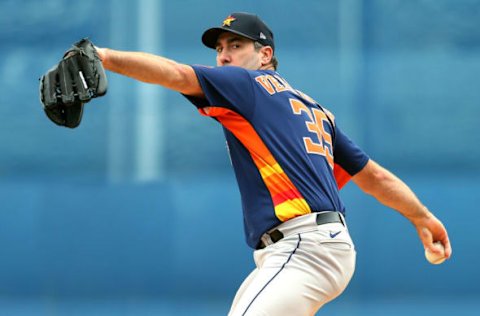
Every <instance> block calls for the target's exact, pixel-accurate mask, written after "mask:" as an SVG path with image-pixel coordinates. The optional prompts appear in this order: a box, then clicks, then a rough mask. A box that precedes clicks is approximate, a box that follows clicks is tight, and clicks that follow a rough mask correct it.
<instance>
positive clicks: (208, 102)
mask: <svg viewBox="0 0 480 316" xmlns="http://www.w3.org/2000/svg"><path fill="white" fill-rule="evenodd" d="M192 67H193V70H194V71H195V74H196V75H197V78H198V81H199V83H200V86H201V87H202V90H203V93H204V94H205V98H196V97H192V96H185V97H186V98H187V99H188V100H189V101H190V102H192V103H193V104H194V105H195V106H196V107H197V108H198V109H199V110H200V112H201V113H202V109H203V108H206V107H220V108H227V109H230V110H233V111H235V112H237V113H239V114H241V115H242V116H244V117H247V118H248V117H250V116H251V114H252V113H253V111H254V107H255V102H254V100H255V96H254V92H253V87H252V79H251V77H250V74H249V72H248V71H247V70H246V69H243V68H240V67H231V66H224V67H213V68H212V67H205V66H196V65H195V66H192Z"/></svg>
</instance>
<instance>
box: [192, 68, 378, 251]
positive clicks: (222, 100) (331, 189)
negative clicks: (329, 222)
mask: <svg viewBox="0 0 480 316" xmlns="http://www.w3.org/2000/svg"><path fill="white" fill-rule="evenodd" d="M193 69H194V70H195V73H196V75H197V77H198V80H199V82H200V85H201V87H202V89H203V92H204V94H205V98H204V99H203V98H194V97H189V96H187V98H188V99H189V100H190V101H191V102H192V103H193V104H194V105H195V106H196V107H197V108H198V110H199V112H200V113H201V114H202V115H205V116H209V117H212V118H214V119H216V120H217V121H218V122H220V123H221V124H222V126H223V128H224V132H225V137H226V140H227V144H228V148H229V152H230V156H231V161H232V165H233V168H234V171H235V176H236V179H237V182H238V186H239V189H240V194H241V200H242V208H243V218H244V226H245V233H246V239H247V243H248V245H249V246H251V247H252V248H255V247H256V246H257V244H258V242H259V240H260V237H261V236H262V235H263V234H264V233H265V232H266V231H268V230H269V229H271V228H273V227H275V226H277V225H279V224H280V223H282V222H284V221H287V220H289V219H291V218H294V217H296V216H300V215H304V214H308V213H311V212H319V211H328V210H332V211H340V212H342V213H344V212H345V207H344V205H343V203H342V201H341V200H340V198H339V189H340V188H341V187H342V186H343V185H344V184H345V183H346V182H348V180H349V179H350V178H351V176H353V175H354V174H356V173H357V172H359V171H360V170H361V169H362V168H363V167H364V166H365V164H366V163H367V161H368V159H369V158H368V156H367V155H366V154H365V153H364V152H363V151H362V150H361V149H360V148H359V147H358V146H356V145H355V144H354V143H353V142H352V141H351V140H350V139H349V138H347V136H346V135H345V134H344V133H342V131H341V130H340V129H339V128H338V126H337V125H336V123H335V118H334V116H333V114H332V113H330V112H329V111H327V110H326V109H324V108H322V107H321V106H320V105H319V104H318V103H317V102H315V101H314V100H313V99H311V98H310V97H308V96H307V95H305V94H304V93H302V92H300V91H298V90H295V89H293V88H292V87H291V86H290V85H289V84H288V83H287V81H286V80H285V79H283V78H282V77H281V76H280V75H279V74H278V73H277V72H275V71H271V70H256V71H252V70H247V69H244V68H239V67H231V66H224V67H216V68H208V67H203V66H193Z"/></svg>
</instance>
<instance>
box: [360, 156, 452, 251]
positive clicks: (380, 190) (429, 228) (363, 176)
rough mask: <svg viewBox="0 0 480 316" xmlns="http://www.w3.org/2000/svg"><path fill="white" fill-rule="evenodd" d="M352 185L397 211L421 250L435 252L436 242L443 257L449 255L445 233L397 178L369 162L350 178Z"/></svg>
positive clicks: (440, 225)
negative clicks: (412, 229) (411, 227)
mask: <svg viewBox="0 0 480 316" xmlns="http://www.w3.org/2000/svg"><path fill="white" fill-rule="evenodd" d="M352 180H353V182H355V184H356V185H358V186H359V187H360V189H362V190H363V191H364V192H365V193H367V194H370V195H372V196H373V197H375V198H376V199H377V200H378V201H379V202H381V203H382V204H384V205H385V206H388V207H390V208H392V209H395V210H397V211H398V212H399V213H401V214H402V215H403V216H405V217H406V218H407V219H409V220H410V222H412V224H413V225H414V226H415V228H416V230H417V233H418V235H419V237H420V240H421V241H422V243H423V245H424V246H425V248H428V249H430V250H431V251H432V252H435V253H436V252H438V250H437V248H436V247H434V245H433V243H434V242H436V241H440V242H441V243H442V244H443V245H444V247H445V255H446V257H447V258H449V257H450V256H451V254H452V248H451V246H450V240H449V238H448V234H447V230H446V229H445V227H444V226H443V224H442V222H440V220H438V219H437V218H436V217H435V216H434V215H433V214H432V213H431V212H430V211H429V210H428V209H427V207H425V206H424V205H423V204H422V203H421V202H420V200H419V199H418V198H417V196H416V195H415V194H414V193H413V191H412V190H411V189H410V188H409V187H408V186H407V185H406V184H405V183H404V182H403V181H402V180H400V179H399V178H398V177H396V176H395V175H394V174H393V173H391V172H390V171H388V170H387V169H385V168H383V167H382V166H380V165H379V164H378V163H376V162H375V161H373V160H369V161H368V163H367V164H366V165H365V167H364V168H363V169H362V170H361V171H360V172H358V173H357V174H356V175H354V176H353V177H352Z"/></svg>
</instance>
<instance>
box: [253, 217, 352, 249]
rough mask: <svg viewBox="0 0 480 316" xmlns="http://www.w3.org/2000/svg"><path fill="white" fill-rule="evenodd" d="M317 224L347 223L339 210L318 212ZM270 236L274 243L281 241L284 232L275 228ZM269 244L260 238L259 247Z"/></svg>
mask: <svg viewBox="0 0 480 316" xmlns="http://www.w3.org/2000/svg"><path fill="white" fill-rule="evenodd" d="M316 222H317V225H323V224H328V223H342V225H343V226H345V223H344V222H343V218H342V215H340V213H339V212H322V213H318V214H317V218H316ZM267 234H268V235H269V236H270V239H271V240H272V242H273V243H276V242H277V241H280V240H282V239H283V237H284V236H283V233H282V232H281V231H279V230H278V229H274V230H272V231H271V232H269V233H267ZM266 246H267V245H265V243H264V242H263V241H261V240H260V242H259V244H258V247H257V249H263V248H265V247H266Z"/></svg>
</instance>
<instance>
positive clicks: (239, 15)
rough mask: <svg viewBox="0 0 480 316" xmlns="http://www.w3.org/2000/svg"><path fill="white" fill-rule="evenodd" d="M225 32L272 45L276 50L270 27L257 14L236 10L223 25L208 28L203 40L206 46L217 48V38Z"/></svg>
mask: <svg viewBox="0 0 480 316" xmlns="http://www.w3.org/2000/svg"><path fill="white" fill-rule="evenodd" d="M223 32H230V33H234V34H238V35H241V36H243V37H246V38H249V39H251V40H253V41H256V42H259V43H260V44H262V45H265V46H267V45H268V46H271V47H272V49H273V50H275V44H274V42H273V33H272V31H271V30H270V28H269V27H268V26H267V25H266V24H265V22H263V21H262V19H260V18H259V17H258V16H257V15H255V14H251V13H246V12H236V13H232V14H230V15H229V16H228V17H227V18H225V20H223V22H222V25H221V26H219V27H212V28H210V29H208V30H206V31H205V32H204V33H203V35H202V42H203V44H205V46H207V47H210V48H213V49H215V46H216V44H217V39H218V37H219V36H220V34H221V33H223Z"/></svg>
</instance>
